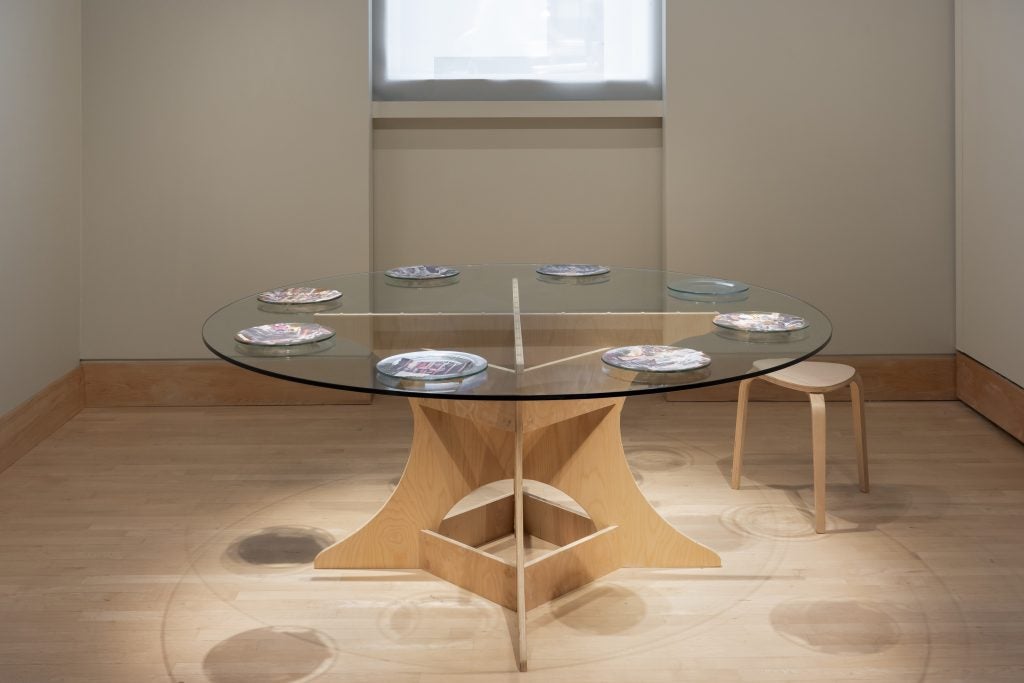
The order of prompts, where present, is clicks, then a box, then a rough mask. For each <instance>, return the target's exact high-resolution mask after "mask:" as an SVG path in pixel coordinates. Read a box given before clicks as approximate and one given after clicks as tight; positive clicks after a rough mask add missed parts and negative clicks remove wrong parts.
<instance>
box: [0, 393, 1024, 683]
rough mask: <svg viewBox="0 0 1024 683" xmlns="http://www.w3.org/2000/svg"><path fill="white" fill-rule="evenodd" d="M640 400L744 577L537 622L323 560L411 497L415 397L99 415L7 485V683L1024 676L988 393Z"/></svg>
mask: <svg viewBox="0 0 1024 683" xmlns="http://www.w3.org/2000/svg"><path fill="white" fill-rule="evenodd" d="M734 410H735V405H734V404H727V403H720V404H711V403H705V404H697V403H667V402H664V401H661V400H659V399H657V398H656V397H655V398H639V399H630V401H628V402H627V407H626V416H625V418H624V424H623V435H624V438H625V442H626V450H627V453H628V454H629V459H630V463H631V465H632V467H633V470H634V472H635V475H636V478H637V481H638V482H639V484H640V486H641V488H642V489H643V491H644V492H645V494H646V495H647V496H648V497H649V499H650V500H651V501H653V503H654V504H655V505H656V507H657V508H658V509H659V511H660V512H661V513H662V514H663V515H664V516H665V517H666V518H667V519H668V520H669V521H671V522H672V523H673V524H675V525H676V526H677V527H678V528H680V529H681V530H683V531H684V532H685V533H686V534H688V535H689V536H691V537H692V538H694V539H697V540H699V541H702V542H704V543H706V544H707V545H709V546H710V547H712V548H713V549H715V550H717V551H718V552H719V553H721V555H722V560H723V565H724V566H723V567H722V568H721V569H706V570H638V569H636V570H633V569H630V570H619V571H617V572H614V573H612V574H610V575H609V576H607V577H606V578H604V579H601V580H599V581H597V582H596V583H593V584H590V585H589V586H587V587H585V588H583V589H581V590H579V591H576V592H574V593H570V594H568V595H565V596H563V597H562V598H559V599H558V600H555V601H554V602H552V603H550V604H548V605H545V606H542V607H539V608H537V609H535V610H533V611H532V612H530V614H529V619H530V641H529V657H530V667H531V670H530V672H529V673H526V674H518V673H516V672H515V668H516V667H515V661H514V659H513V650H512V643H511V639H510V630H511V631H514V630H515V622H514V619H510V618H509V614H508V613H506V612H505V611H504V610H503V609H501V608H500V607H497V606H495V605H494V604H492V603H489V602H487V601H486V600H484V599H482V598H479V597H477V596H475V595H473V594H471V593H468V592H466V591H463V590H460V589H458V588H455V587H454V586H451V585H449V584H446V583H444V582H441V581H439V580H436V579H434V578H433V577H431V576H430V575H428V574H425V573H422V572H418V571H391V572H374V571H360V572H345V571H322V570H318V571H314V570H313V569H312V568H311V561H312V558H313V555H314V554H315V553H316V552H317V551H318V550H319V549H320V548H322V547H324V546H325V545H327V544H328V543H330V542H332V541H333V540H335V539H338V538H341V537H344V536H345V535H346V534H348V533H350V532H351V531H353V530H354V529H355V528H357V527H358V526H359V525H360V524H361V523H362V522H363V521H364V520H366V519H367V518H368V517H369V516H370V514H371V513H372V512H374V511H375V510H376V508H377V507H378V506H379V505H380V504H381V503H382V502H383V501H384V499H385V498H386V497H387V495H388V493H389V492H390V490H391V489H392V488H393V486H394V484H395V481H396V479H397V477H398V475H399V473H400V472H401V469H402V465H403V462H404V457H405V454H406V449H407V447H408V442H409V438H410V435H411V424H410V419H409V413H408V408H407V407H406V405H405V404H404V403H403V402H402V401H399V400H393V399H385V400H381V401H379V402H377V403H376V404H374V405H372V406H345V407H295V408H218V409H193V408H184V409H172V408H161V409H146V408H134V409H131V408H129V409H87V410H85V411H83V412H82V413H80V414H79V415H78V416H77V417H76V418H74V419H73V420H72V421H71V422H69V423H68V424H67V425H65V426H64V427H63V428H62V429H61V430H60V431H58V432H57V433H56V434H55V435H54V436H53V437H51V438H50V439H48V440H47V441H46V442H44V443H43V444H42V445H41V446H39V447H38V448H36V449H35V450H34V451H32V452H31V453H29V454H28V455H27V456H25V457H24V458H23V459H22V460H21V461H20V462H18V463H17V464H16V465H15V466H13V467H12V468H10V469H8V470H7V471H5V472H3V473H2V474H0V682H2V683H41V682H44V681H66V682H72V681H74V682H85V681H88V682H90V683H101V682H102V683H146V682H148V681H161V682H167V681H171V682H177V681H182V682H187V683H192V682H198V681H211V682H213V683H243V682H244V683H297V682H299V681H318V682H321V683H328V682H332V683H340V682H345V683H350V682H352V683H354V682H362V681H373V682H380V683H403V682H406V681H417V682H418V681H423V682H441V681H453V680H454V681H466V682H473V681H484V682H498V681H517V682H518V681H572V682H574V683H590V682H597V681H630V682H633V681H637V682H643V683H657V682H659V681H702V682H708V681H782V680H793V681H831V680H840V679H841V680H844V681H863V680H872V681H999V680H1003V681H1021V680H1024V578H1022V574H1024V447H1022V446H1021V445H1020V444H1019V443H1018V442H1016V441H1014V440H1012V439H1011V438H1009V437H1007V436H1006V435H1004V434H1003V433H1002V432H1000V431H999V430H997V429H996V428H994V427H992V426H991V425H990V424H989V423H987V422H986V421H985V420H984V419H982V418H980V417H978V416H977V415H976V414H974V413H973V412H971V411H970V410H969V409H968V408H966V407H964V406H963V405H962V404H960V403H871V404H868V409H867V420H868V443H869V448H870V451H871V458H872V462H871V467H872V470H871V475H872V481H871V483H872V492H871V493H870V494H868V495H865V494H861V493H859V492H858V491H857V486H856V467H855V462H854V457H853V438H852V433H851V427H850V424H849V419H850V413H849V406H848V405H847V404H838V403H831V404H829V406H828V416H829V425H830V431H829V447H830V449H831V451H830V454H829V472H828V481H829V501H828V506H829V520H828V521H829V526H830V528H831V529H832V530H833V531H832V532H831V533H829V534H826V535H823V536H819V535H816V534H815V533H813V529H812V515H811V504H812V501H811V489H810V482H811V465H810V424H809V423H810V419H809V413H808V407H807V404H806V402H802V403H788V404H780V403H757V404H753V405H752V406H751V417H750V426H749V433H748V441H747V456H746V460H745V472H744V474H745V476H744V486H743V489H742V490H740V491H733V490H732V489H730V488H729V483H728V478H729V461H730V460H729V459H730V453H731V446H732V442H731V440H732V428H733V418H734Z"/></svg>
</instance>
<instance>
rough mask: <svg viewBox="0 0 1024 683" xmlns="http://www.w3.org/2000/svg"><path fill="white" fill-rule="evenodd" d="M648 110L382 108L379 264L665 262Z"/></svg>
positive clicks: (656, 142)
mask: <svg viewBox="0 0 1024 683" xmlns="http://www.w3.org/2000/svg"><path fill="white" fill-rule="evenodd" d="M661 142H662V140H661V126H660V121H657V120H651V119H643V118H640V119H540V120H537V119H532V120H531V119H501V120H497V121H495V120H488V119H477V120H466V119H444V120H426V119H415V120H383V121H379V122H378V125H377V130H375V131H374V265H375V267H376V268H378V269H384V268H390V267H393V266H397V265H404V264H411V263H424V262H428V263H435V262H442V263H488V262H499V263H517V262H518V263H531V262H537V261H540V262H544V261H549V262H551V261H553V262H584V263H590V262H597V263H610V264H617V265H623V266H640V267H660V265H661Z"/></svg>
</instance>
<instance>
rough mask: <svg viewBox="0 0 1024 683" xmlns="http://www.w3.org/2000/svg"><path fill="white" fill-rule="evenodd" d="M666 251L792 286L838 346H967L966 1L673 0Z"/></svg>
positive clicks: (688, 263) (923, 349)
mask: <svg viewBox="0 0 1024 683" xmlns="http://www.w3.org/2000/svg"><path fill="white" fill-rule="evenodd" d="M666 4H667V5H668V9H667V17H668V18H667V41H666V42H667V58H666V59H667V68H666V77H667V91H668V92H667V100H668V101H667V103H666V118H665V186H666V191H665V196H666V203H665V217H666V223H665V244H666V258H667V261H668V265H669V266H670V267H672V268H675V269H679V270H687V271H693V272H698V273H712V274H719V275H725V276H730V277H733V278H737V279H740V280H747V281H750V282H752V283H755V284H760V285H764V286H767V287H771V288H776V289H780V290H784V291H786V292H789V293H792V294H794V295H797V296H800V297H802V298H805V299H807V300H809V301H810V302H812V303H814V304H816V305H817V306H819V307H820V308H821V309H822V310H824V311H825V312H826V313H827V314H828V315H829V316H830V317H831V318H832V321H833V324H834V326H835V336H834V338H833V343H832V345H831V346H830V348H829V350H830V351H832V352H835V353H850V354H857V353H951V352H952V351H953V334H954V289H953V282H954V196H953V195H954V192H953V189H954V173H953V50H952V48H953V35H952V31H953V18H952V2H951V0H900V1H899V2H893V1H892V0H830V1H829V2H822V1H821V0H772V2H753V1H750V0H670V2H668V3H666Z"/></svg>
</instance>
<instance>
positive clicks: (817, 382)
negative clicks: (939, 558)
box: [732, 358, 869, 534]
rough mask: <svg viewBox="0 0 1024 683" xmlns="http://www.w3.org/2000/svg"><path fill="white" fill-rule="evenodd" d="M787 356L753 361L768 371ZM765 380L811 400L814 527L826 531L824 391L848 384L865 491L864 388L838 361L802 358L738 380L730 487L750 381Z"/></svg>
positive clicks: (736, 479) (736, 482)
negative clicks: (794, 362) (776, 368)
mask: <svg viewBox="0 0 1024 683" xmlns="http://www.w3.org/2000/svg"><path fill="white" fill-rule="evenodd" d="M787 360H788V359H786V358H767V359H764V360H759V361H754V369H755V370H767V369H769V368H773V367H777V366H778V365H779V364H781V363H785V362H786V361H787ZM758 379H761V380H764V381H766V382H771V383H772V384H777V385H779V386H780V387H785V388H787V389H793V390H795V391H801V392H803V393H805V394H807V397H808V398H809V399H810V401H811V455H812V458H811V459H812V461H813V470H814V530H815V531H817V532H818V533H819V534H821V533H824V532H825V441H826V439H825V394H826V393H827V392H829V391H832V390H834V389H840V388H842V387H845V386H847V385H848V386H849V387H850V400H851V401H852V402H853V435H854V440H855V441H856V442H857V478H858V479H859V480H860V490H861V491H863V492H864V493H867V492H868V490H869V484H868V452H867V438H866V436H867V434H866V430H865V428H864V391H863V386H862V382H861V379H860V375H858V374H857V370H856V368H852V367H850V366H849V365H843V364H841V363H822V362H819V361H803V362H801V363H797V364H795V365H791V366H790V367H788V368H783V369H782V370H776V371H775V372H769V373H767V374H765V375H759V376H758V377H751V378H750V379H745V380H743V381H742V382H740V392H739V398H738V399H737V402H736V442H735V444H734V445H733V452H732V487H733V488H734V489H738V488H739V487H740V477H741V475H742V471H743V442H744V441H745V440H746V431H747V402H748V401H749V399H750V384H751V382H753V381H754V380H758Z"/></svg>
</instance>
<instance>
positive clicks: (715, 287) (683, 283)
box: [668, 277, 750, 297]
mask: <svg viewBox="0 0 1024 683" xmlns="http://www.w3.org/2000/svg"><path fill="white" fill-rule="evenodd" d="M668 288H669V289H670V290H672V291H673V292H678V293H679V294H692V295H694V296H707V297H717V296H734V295H736V294H742V293H743V292H746V291H747V290H749V289H750V285H746V284H744V283H742V282H734V281H732V280H720V279H719V278H714V277H691V278H686V279H685V280H676V281H675V282H670V283H668Z"/></svg>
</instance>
